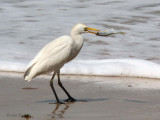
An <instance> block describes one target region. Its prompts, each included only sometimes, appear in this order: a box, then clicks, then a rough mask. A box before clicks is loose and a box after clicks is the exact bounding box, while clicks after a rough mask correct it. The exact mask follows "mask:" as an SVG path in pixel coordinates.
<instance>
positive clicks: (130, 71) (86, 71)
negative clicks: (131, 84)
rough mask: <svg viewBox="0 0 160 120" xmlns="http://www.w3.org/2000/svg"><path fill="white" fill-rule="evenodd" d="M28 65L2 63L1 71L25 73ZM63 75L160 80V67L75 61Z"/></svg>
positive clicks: (128, 61)
mask: <svg viewBox="0 0 160 120" xmlns="http://www.w3.org/2000/svg"><path fill="white" fill-rule="evenodd" d="M26 66H27V64H25V63H20V62H17V63H16V62H15V63H12V62H2V61H1V62H0V70H1V71H16V72H24V71H25V69H26ZM61 73H62V74H75V75H78V74H82V75H99V76H131V77H145V78H159V79H160V65H159V64H156V63H153V62H150V61H147V60H140V59H105V60H74V61H72V62H70V63H68V64H66V65H65V66H64V67H63V68H62V69H61Z"/></svg>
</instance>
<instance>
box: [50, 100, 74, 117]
mask: <svg viewBox="0 0 160 120" xmlns="http://www.w3.org/2000/svg"><path fill="white" fill-rule="evenodd" d="M71 104H73V103H66V104H56V107H55V109H54V110H53V112H52V114H51V118H63V115H64V113H65V112H66V111H67V110H68V109H69V107H70V105H71ZM53 120H54V119H53Z"/></svg>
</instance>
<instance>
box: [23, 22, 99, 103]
mask: <svg viewBox="0 0 160 120" xmlns="http://www.w3.org/2000/svg"><path fill="white" fill-rule="evenodd" d="M93 31H99V30H97V29H93V28H89V27H87V26H86V25H84V24H77V25H75V26H74V27H73V28H72V30H71V36H67V35H65V36H61V37H59V38H56V39H55V40H53V41H51V42H50V43H48V44H47V45H45V46H44V47H43V48H42V49H41V50H40V52H39V53H38V54H37V55H36V56H35V58H34V59H33V60H32V61H31V62H30V64H29V66H28V68H27V70H26V72H25V74H24V79H25V80H26V81H28V82H29V81H31V80H32V79H33V78H35V77H36V76H38V75H42V74H46V73H51V72H54V73H53V76H52V78H51V80H50V86H51V88H52V91H53V93H54V95H55V97H56V100H57V103H61V102H60V100H59V98H58V96H57V93H56V91H55V89H54V86H53V79H54V77H55V75H56V74H57V76H58V84H59V86H60V87H61V88H62V89H63V91H64V92H65V93H66V95H67V96H68V99H67V100H66V102H69V101H70V102H73V101H75V99H74V98H73V97H71V95H70V94H69V93H68V92H67V91H66V89H65V88H64V87H63V85H62V83H61V81H60V69H61V68H62V67H63V65H64V64H65V63H67V62H69V61H71V60H72V59H74V58H75V57H76V56H77V55H78V53H79V51H80V50H81V48H82V46H83V42H84V39H83V37H82V35H81V34H82V33H93V34H96V33H95V32H93Z"/></svg>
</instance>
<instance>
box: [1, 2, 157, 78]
mask: <svg viewBox="0 0 160 120" xmlns="http://www.w3.org/2000/svg"><path fill="white" fill-rule="evenodd" d="M0 6H1V7H0V71H16V72H24V71H25V69H26V66H27V64H28V63H29V62H30V61H31V60H32V59H33V58H34V56H35V55H36V54H37V52H38V51H39V50H40V49H41V48H42V47H43V46H44V45H45V44H47V43H48V42H50V41H51V40H54V39H55V38H57V37H59V36H62V35H69V34H70V30H71V29H72V27H73V26H74V25H75V24H77V23H84V24H86V25H88V26H89V27H93V28H96V29H100V30H104V29H110V28H113V29H115V30H118V31H123V32H125V33H126V35H125V36H123V35H114V36H110V37H101V36H96V35H94V34H84V35H83V36H84V38H85V43H84V46H83V48H82V50H81V52H80V53H79V55H78V56H77V57H76V59H75V60H74V61H72V62H70V63H68V64H66V65H65V66H64V68H63V69H62V73H63V74H85V75H103V76H137V77H150V78H160V65H159V64H160V52H159V51H160V50H159V46H160V34H159V30H160V0H152V1H151V0H100V1H97V0H27V1H26V0H1V1H0Z"/></svg>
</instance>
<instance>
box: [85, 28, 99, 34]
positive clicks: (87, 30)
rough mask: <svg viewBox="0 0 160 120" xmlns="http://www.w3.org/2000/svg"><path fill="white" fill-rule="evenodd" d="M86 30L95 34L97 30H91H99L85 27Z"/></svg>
mask: <svg viewBox="0 0 160 120" xmlns="http://www.w3.org/2000/svg"><path fill="white" fill-rule="evenodd" d="M89 30H92V31H89ZM87 31H88V32H89V33H93V34H97V32H93V31H100V30H97V29H94V28H87Z"/></svg>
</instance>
